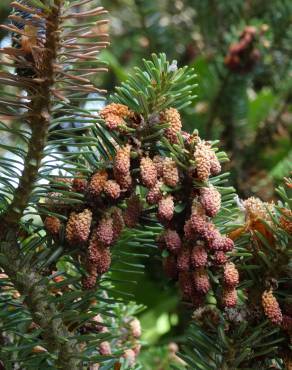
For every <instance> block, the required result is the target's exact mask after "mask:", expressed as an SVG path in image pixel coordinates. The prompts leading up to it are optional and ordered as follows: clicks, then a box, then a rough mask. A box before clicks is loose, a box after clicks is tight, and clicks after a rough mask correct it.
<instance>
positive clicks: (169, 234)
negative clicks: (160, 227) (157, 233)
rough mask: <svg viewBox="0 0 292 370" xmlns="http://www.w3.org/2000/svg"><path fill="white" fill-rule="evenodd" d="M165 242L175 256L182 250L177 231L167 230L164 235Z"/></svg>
mask: <svg viewBox="0 0 292 370" xmlns="http://www.w3.org/2000/svg"><path fill="white" fill-rule="evenodd" d="M163 236H164V241H165V243H166V247H167V249H168V250H169V251H170V252H171V253H174V254H177V253H178V252H179V250H180V249H181V240H180V237H179V235H178V233H177V232H176V231H175V230H171V229H167V230H166V231H165V233H164V235H163Z"/></svg>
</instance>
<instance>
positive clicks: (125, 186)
mask: <svg viewBox="0 0 292 370" xmlns="http://www.w3.org/2000/svg"><path fill="white" fill-rule="evenodd" d="M114 176H115V179H116V181H117V183H118V184H119V185H120V188H121V191H128V190H129V189H130V188H131V186H132V177H131V175H130V173H129V174H127V175H124V174H121V173H119V172H117V171H115V170H114Z"/></svg>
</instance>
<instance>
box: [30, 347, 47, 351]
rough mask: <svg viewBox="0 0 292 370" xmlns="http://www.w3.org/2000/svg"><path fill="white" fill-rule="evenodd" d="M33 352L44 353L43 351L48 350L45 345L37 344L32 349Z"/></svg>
mask: <svg viewBox="0 0 292 370" xmlns="http://www.w3.org/2000/svg"><path fill="white" fill-rule="evenodd" d="M32 352H33V353H43V352H48V351H47V350H46V349H45V348H44V347H42V346H35V347H33V349H32Z"/></svg>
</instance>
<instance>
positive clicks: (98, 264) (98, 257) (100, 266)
mask: <svg viewBox="0 0 292 370" xmlns="http://www.w3.org/2000/svg"><path fill="white" fill-rule="evenodd" d="M111 262H112V259H111V252H110V250H109V249H108V248H100V249H98V250H97V251H96V254H95V262H94V266H95V268H96V272H97V274H98V275H103V274H105V273H106V272H108V270H109V269H110V266H111Z"/></svg>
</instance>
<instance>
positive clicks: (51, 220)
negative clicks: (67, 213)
mask: <svg viewBox="0 0 292 370" xmlns="http://www.w3.org/2000/svg"><path fill="white" fill-rule="evenodd" d="M44 225H45V228H46V230H47V231H48V232H49V233H50V234H51V235H52V236H54V237H56V236H58V235H59V233H60V230H61V221H60V220H59V219H58V218H57V217H54V216H47V217H46V219H45V222H44Z"/></svg>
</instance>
